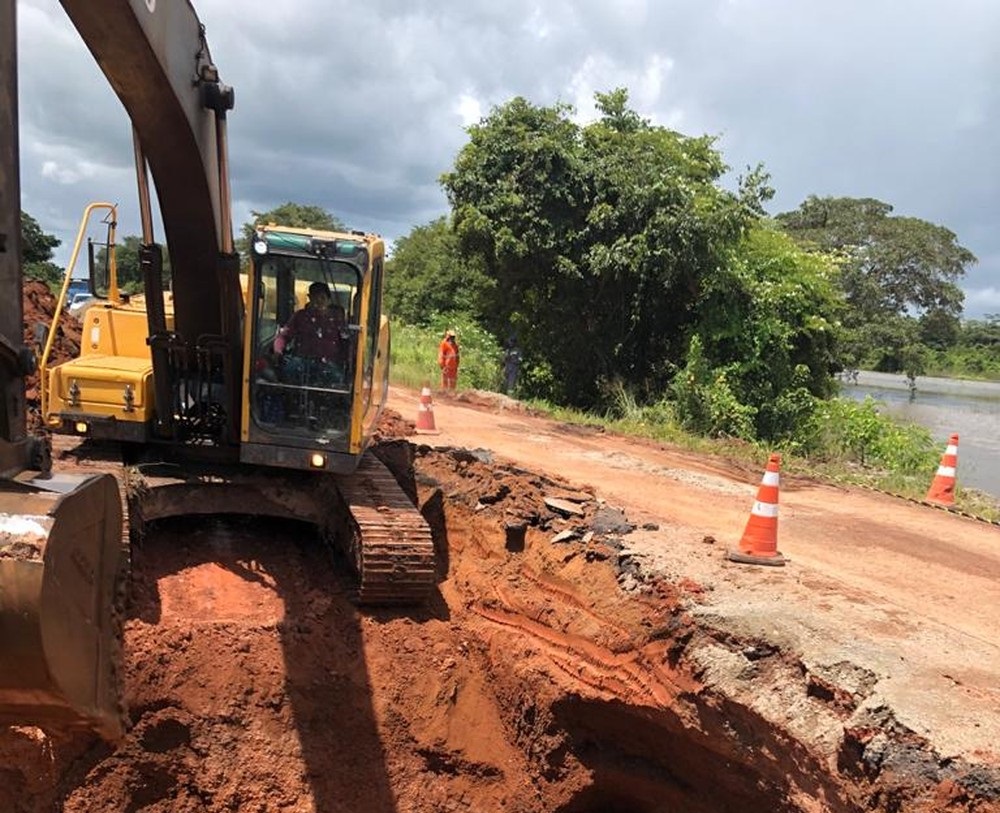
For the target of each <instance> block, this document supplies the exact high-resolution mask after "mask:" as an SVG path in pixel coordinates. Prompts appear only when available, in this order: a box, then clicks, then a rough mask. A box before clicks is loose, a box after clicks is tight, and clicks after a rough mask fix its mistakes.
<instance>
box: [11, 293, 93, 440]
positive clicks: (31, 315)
mask: <svg viewBox="0 0 1000 813" xmlns="http://www.w3.org/2000/svg"><path fill="white" fill-rule="evenodd" d="M22 302H23V307H24V343H25V344H26V345H27V346H28V347H33V348H37V353H38V355H39V356H41V353H42V349H43V348H44V346H45V344H44V335H45V333H44V331H47V330H49V329H50V327H51V325H52V317H53V315H54V314H55V311H56V297H55V295H54V294H53V293H52V292H51V291H50V290H49V286H48V285H46V284H45V283H44V282H41V281H40V280H26V281H25V283H24V296H23V299H22ZM80 336H81V325H80V320H79V319H77V318H76V317H75V316H73V315H72V314H69V313H63V314H62V317H61V318H60V319H59V324H58V326H57V327H56V335H55V338H54V339H53V342H52V350H51V353H50V356H49V362H48V363H49V364H50V365H53V364H59V363H61V362H64V361H68V360H70V359H72V358H76V357H77V356H78V355H79V354H80ZM38 386H39V385H38V373H37V372H36V373H33V374H32V375H30V376H28V377H27V379H26V380H25V397H26V398H27V401H28V421H29V424H30V426H29V428H30V429H31V430H32V431H34V430H37V429H38V428H40V426H41V422H40V416H39V414H38V401H39V398H40V393H39V390H38Z"/></svg>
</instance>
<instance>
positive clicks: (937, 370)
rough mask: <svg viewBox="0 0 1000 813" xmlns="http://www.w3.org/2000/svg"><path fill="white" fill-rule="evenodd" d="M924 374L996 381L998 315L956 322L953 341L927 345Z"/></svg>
mask: <svg viewBox="0 0 1000 813" xmlns="http://www.w3.org/2000/svg"><path fill="white" fill-rule="evenodd" d="M925 367H926V373H927V375H948V376H955V377H960V378H988V379H993V380H1000V314H987V315H986V318H985V319H970V320H968V321H964V322H960V323H959V325H958V327H957V329H956V331H955V335H954V339H953V341H951V342H949V343H947V344H943V345H935V346H932V347H930V348H929V350H928V353H927V355H926V359H925Z"/></svg>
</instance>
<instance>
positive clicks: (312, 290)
mask: <svg viewBox="0 0 1000 813" xmlns="http://www.w3.org/2000/svg"><path fill="white" fill-rule="evenodd" d="M316 294H326V295H327V296H328V297H329V296H330V286H328V285H327V284H326V283H325V282H314V283H313V284H312V285H310V286H309V296H316Z"/></svg>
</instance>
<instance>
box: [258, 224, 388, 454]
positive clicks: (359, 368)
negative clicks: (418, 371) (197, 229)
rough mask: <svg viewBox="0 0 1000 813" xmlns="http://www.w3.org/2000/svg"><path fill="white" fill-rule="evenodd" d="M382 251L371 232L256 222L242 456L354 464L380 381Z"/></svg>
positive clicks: (383, 381) (384, 378)
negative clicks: (346, 231) (266, 224)
mask: <svg viewBox="0 0 1000 813" xmlns="http://www.w3.org/2000/svg"><path fill="white" fill-rule="evenodd" d="M383 256H384V246H383V243H382V241H381V240H380V239H379V238H377V237H375V236H373V235H364V234H346V233H337V232H323V231H315V230H306V229H289V228H282V227H277V226H273V225H271V226H263V227H260V228H258V230H257V233H256V235H255V237H254V241H253V246H252V260H251V268H250V277H251V280H252V282H251V283H248V285H247V308H246V313H247V315H248V320H247V321H248V325H247V329H248V334H249V340H248V342H247V347H246V353H245V355H246V367H247V375H246V380H247V382H248V387H249V392H248V394H247V397H246V399H245V404H246V407H247V408H246V414H245V416H244V422H243V442H242V444H241V450H240V457H241V460H243V461H244V462H253V463H258V464H263V465H271V466H278V467H282V468H299V469H306V468H311V469H317V468H318V469H323V470H326V471H332V472H340V473H349V472H352V471H354V469H355V468H356V467H357V462H358V459H359V458H360V456H361V455H362V454H363V452H364V449H365V446H366V445H367V440H368V437H369V435H370V431H371V425H372V423H373V422H374V418H375V417H377V413H378V410H379V409H380V407H381V404H382V403H383V401H384V398H383V397H381V393H382V392H383V391H384V388H385V387H386V386H387V385H388V367H387V365H386V363H385V362H386V361H387V358H388V325H387V324H385V321H384V320H383V319H382V318H381V313H380V306H381V301H380V300H381V269H382V261H383ZM311 291H312V292H317V293H319V294H321V296H320V297H318V300H317V299H314V298H313V297H312V296H311V295H310V292H311ZM373 393H374V397H373Z"/></svg>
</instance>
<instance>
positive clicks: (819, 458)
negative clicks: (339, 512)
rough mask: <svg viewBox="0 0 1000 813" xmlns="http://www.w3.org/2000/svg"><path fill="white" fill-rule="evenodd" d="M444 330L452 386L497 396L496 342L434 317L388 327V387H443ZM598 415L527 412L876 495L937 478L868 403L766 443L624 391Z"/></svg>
mask: <svg viewBox="0 0 1000 813" xmlns="http://www.w3.org/2000/svg"><path fill="white" fill-rule="evenodd" d="M448 327H453V328H454V329H455V330H456V332H457V333H458V341H459V347H460V350H461V358H462V361H461V365H460V367H459V373H458V388H459V389H460V390H461V389H478V390H488V391H498V390H499V384H500V381H501V358H502V351H501V349H500V347H499V346H498V344H497V342H496V341H495V340H494V339H493V338H492V337H491V336H490V335H489V334H487V333H486V332H485V331H483V330H482V329H481V328H479V327H478V326H477V325H475V324H474V323H471V322H468V321H466V320H462V319H461V318H453V319H451V320H448V319H446V318H438V319H436V320H435V321H434V323H432V324H431V325H430V326H428V327H417V326H413V325H405V324H400V323H398V322H394V323H393V333H392V367H391V370H392V373H391V375H392V382H393V383H394V384H397V385H399V386H404V387H410V388H413V389H416V388H419V387H422V386H424V385H430V386H432V387H434V388H436V387H437V386H439V384H440V371H439V370H438V366H437V350H438V344H439V343H440V341H441V338H442V337H443V335H444V331H445V330H446V329H447V328H448ZM608 396H609V398H608V401H609V403H610V404H611V406H610V407H609V409H608V410H607V412H605V413H604V414H593V413H585V412H581V411H579V410H574V409H571V408H568V407H563V406H557V405H553V404H550V403H547V402H544V401H529V402H527V405H528V406H530V407H531V408H532V409H534V410H536V411H539V412H542V413H545V414H547V415H550V416H551V417H552V418H554V419H556V420H560V421H565V422H567V423H576V424H582V425H591V426H595V425H600V426H603V427H604V428H606V429H609V430H611V431H614V432H617V433H620V434H623V435H630V436H633V437H642V438H648V439H651V440H656V441H659V442H661V443H668V444H671V445H674V446H678V447H680V448H682V449H686V450H690V451H693V452H697V453H701V454H712V455H718V456H721V457H725V458H729V459H732V460H737V461H739V462H741V463H744V464H753V465H757V466H763V464H764V463H765V462H766V460H767V456H768V454H769V453H770V452H772V451H780V452H781V453H782V469H783V470H784V471H787V472H791V473H797V474H803V475H809V476H816V477H821V478H823V479H830V480H834V481H840V482H849V483H854V484H858V485H865V486H870V487H873V488H879V489H882V490H885V491H890V492H893V493H896V494H902V495H904V496H907V497H912V498H915V499H922V498H923V496H924V494H925V493H926V491H927V487H928V486H929V484H930V481H931V479H933V476H934V472H935V471H936V470H937V465H938V461H939V457H940V453H941V451H942V449H943V447H942V446H941V444H940V443H936V442H935V441H934V439H933V438H932V437H931V435H930V433H929V432H928V431H927V430H926V429H923V428H922V427H920V426H917V425H915V424H909V423H903V422H900V421H897V420H895V419H893V418H892V417H891V416H889V415H888V414H886V413H884V412H882V411H881V407H880V404H879V403H878V402H877V401H874V400H872V399H871V398H869V399H866V400H865V401H863V402H859V401H855V400H854V399H850V398H834V399H831V400H826V401H824V400H817V402H816V405H815V409H814V410H813V413H812V416H811V418H810V419H809V420H808V421H804V422H803V423H802V425H801V426H800V427H799V430H798V431H797V432H796V434H795V436H794V437H792V438H790V439H789V440H788V441H786V442H784V443H782V444H778V445H769V444H765V443H762V442H748V441H744V440H739V439H735V438H730V437H705V436H703V435H696V434H693V433H691V432H689V431H687V430H686V429H684V428H683V427H682V426H681V422H680V420H679V419H678V416H677V411H676V407H675V405H674V403H673V402H672V401H671V400H670V399H669V398H668V397H666V396H665V397H664V398H662V399H661V400H659V401H657V402H656V403H653V404H646V405H643V404H640V403H639V402H638V401H637V400H636V398H635V396H634V394H633V393H631V392H630V391H629V390H628V389H627V388H625V387H624V386H623V385H622V384H621V383H617V382H616V383H613V384H611V385H610V388H609V392H608ZM956 502H957V505H958V507H959V508H961V509H963V510H967V511H970V512H971V513H975V514H977V515H979V516H983V517H986V518H989V519H994V520H1000V500H998V499H995V498H993V497H990V496H989V495H986V494H983V493H982V492H977V491H975V490H969V489H961V488H960V489H959V491H958V493H957V496H956Z"/></svg>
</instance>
